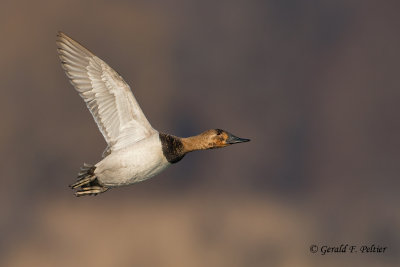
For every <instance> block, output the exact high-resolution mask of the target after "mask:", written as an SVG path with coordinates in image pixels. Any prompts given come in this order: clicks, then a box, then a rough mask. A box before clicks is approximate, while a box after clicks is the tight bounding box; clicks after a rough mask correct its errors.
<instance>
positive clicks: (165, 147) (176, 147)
mask: <svg viewBox="0 0 400 267" xmlns="http://www.w3.org/2000/svg"><path fill="white" fill-rule="evenodd" d="M159 137H160V141H161V145H162V151H163V154H164V157H165V158H166V159H167V160H168V162H169V163H171V164H172V163H177V162H178V161H180V160H181V159H182V158H183V157H184V156H185V154H186V152H185V149H184V146H183V143H182V141H181V139H180V138H179V137H176V136H173V135H169V134H164V133H160V134H159Z"/></svg>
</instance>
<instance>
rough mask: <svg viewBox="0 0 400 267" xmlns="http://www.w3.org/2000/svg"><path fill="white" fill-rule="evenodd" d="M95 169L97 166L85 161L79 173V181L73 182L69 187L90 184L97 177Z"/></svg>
mask: <svg viewBox="0 0 400 267" xmlns="http://www.w3.org/2000/svg"><path fill="white" fill-rule="evenodd" d="M95 169H96V167H95V166H93V165H90V164H87V163H83V167H81V171H80V172H79V173H78V181H77V182H76V183H74V184H71V185H70V186H69V187H71V188H72V189H76V188H78V187H84V186H85V185H89V184H90V182H93V181H94V180H95V179H96V176H95V174H94V170H95Z"/></svg>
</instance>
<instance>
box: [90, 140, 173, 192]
mask: <svg viewBox="0 0 400 267" xmlns="http://www.w3.org/2000/svg"><path fill="white" fill-rule="evenodd" d="M170 165H171V164H170V163H169V162H168V161H167V159H166V158H165V157H164V155H163V152H162V145H161V141H160V138H159V135H158V133H156V134H153V135H152V136H150V137H149V138H146V139H143V140H141V141H139V142H137V143H134V144H133V145H131V146H128V147H126V148H124V149H121V150H117V151H113V152H112V153H111V154H110V155H108V156H107V157H105V158H104V159H103V160H102V161H100V162H99V163H97V164H96V170H95V171H94V173H95V175H96V176H97V178H98V180H99V182H100V183H101V184H103V185H105V186H109V187H116V186H123V185H129V184H133V183H137V182H141V181H144V180H147V179H149V178H151V177H153V176H154V175H156V174H158V173H160V172H161V171H163V170H164V169H165V168H167V167H168V166H170Z"/></svg>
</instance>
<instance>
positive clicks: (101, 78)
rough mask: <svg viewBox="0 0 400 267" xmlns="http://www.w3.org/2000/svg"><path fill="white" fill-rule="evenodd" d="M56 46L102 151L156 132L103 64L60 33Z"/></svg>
mask: <svg viewBox="0 0 400 267" xmlns="http://www.w3.org/2000/svg"><path fill="white" fill-rule="evenodd" d="M57 45H58V53H59V56H60V59H61V62H62V66H63V68H64V70H65V72H66V74H67V76H68V78H69V79H70V81H71V83H72V85H73V86H74V87H75V89H76V90H77V91H78V92H79V95H80V96H81V97H82V98H83V100H84V101H85V102H86V106H87V107H88V108H89V110H90V112H91V113H92V115H93V118H94V120H95V121H96V123H97V126H98V127H99V130H100V132H101V133H102V134H103V136H104V139H105V140H106V142H107V144H108V147H107V149H106V151H105V153H106V154H109V153H111V152H112V151H116V150H118V149H121V148H124V147H126V146H129V145H131V144H133V143H136V142H138V141H140V140H142V139H144V138H146V137H149V136H151V135H152V134H154V133H155V132H156V131H155V130H154V129H153V128H152V127H151V125H150V123H149V122H148V121H147V119H146V116H145V115H144V114H143V112H142V110H141V109H140V107H139V104H138V103H137V101H136V99H135V97H134V96H133V94H132V91H131V89H130V87H129V85H128V84H127V83H126V82H125V81H124V79H123V78H122V77H121V76H120V75H119V74H118V73H117V72H116V71H114V70H113V69H112V68H111V67H110V66H108V65H107V63H105V62H104V61H103V60H101V59H100V58H98V57H97V56H95V55H94V54H93V53H91V52H90V51H89V50H87V49H86V48H84V47H83V46H82V45H80V44H79V43H78V42H76V41H74V40H72V39H71V38H69V37H68V36H67V35H65V34H64V33H62V32H59V33H58V35H57ZM107 151H108V152H107Z"/></svg>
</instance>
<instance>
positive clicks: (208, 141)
mask: <svg viewBox="0 0 400 267" xmlns="http://www.w3.org/2000/svg"><path fill="white" fill-rule="evenodd" d="M181 140H182V143H183V145H184V148H185V150H186V151H187V152H190V151H194V150H202V149H213V148H221V147H226V146H229V145H233V144H238V143H244V142H248V141H250V139H245V138H239V137H237V136H234V135H233V134H231V133H229V132H227V131H224V130H221V129H212V130H208V131H205V132H203V133H201V134H199V135H196V136H193V137H188V138H182V139H181Z"/></svg>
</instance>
